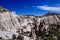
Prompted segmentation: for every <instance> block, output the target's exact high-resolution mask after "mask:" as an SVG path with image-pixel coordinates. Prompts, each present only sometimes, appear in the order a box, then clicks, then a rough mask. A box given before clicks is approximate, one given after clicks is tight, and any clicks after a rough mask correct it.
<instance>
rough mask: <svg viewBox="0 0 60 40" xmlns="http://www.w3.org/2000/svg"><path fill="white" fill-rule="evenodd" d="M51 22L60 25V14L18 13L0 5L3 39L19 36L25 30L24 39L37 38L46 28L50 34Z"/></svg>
mask: <svg viewBox="0 0 60 40" xmlns="http://www.w3.org/2000/svg"><path fill="white" fill-rule="evenodd" d="M50 24H55V25H57V24H59V25H60V14H54V13H53V14H52V13H49V14H46V15H44V16H33V15H17V14H16V13H15V12H12V11H10V10H7V9H5V8H3V7H0V37H2V38H3V39H12V36H13V34H15V35H16V36H18V35H19V34H20V33H22V32H23V33H25V35H24V40H35V38H36V37H37V36H39V35H42V34H44V29H45V32H46V34H48V33H47V31H48V28H49V25H50ZM59 31H60V30H59ZM31 37H32V38H31Z"/></svg>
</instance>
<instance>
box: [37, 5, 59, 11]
mask: <svg viewBox="0 0 60 40" xmlns="http://www.w3.org/2000/svg"><path fill="white" fill-rule="evenodd" d="M37 8H38V9H41V10H48V11H57V12H60V7H50V6H45V5H44V6H37Z"/></svg>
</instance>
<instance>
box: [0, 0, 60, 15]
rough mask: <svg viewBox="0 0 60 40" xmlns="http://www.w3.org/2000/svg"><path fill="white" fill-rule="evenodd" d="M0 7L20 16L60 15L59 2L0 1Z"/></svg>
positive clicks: (30, 0)
mask: <svg viewBox="0 0 60 40" xmlns="http://www.w3.org/2000/svg"><path fill="white" fill-rule="evenodd" d="M0 6H2V7H4V8H7V9H9V10H11V11H15V12H16V13H17V14H22V15H36V16H41V15H44V14H46V13H48V12H57V13H60V0H0Z"/></svg>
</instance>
